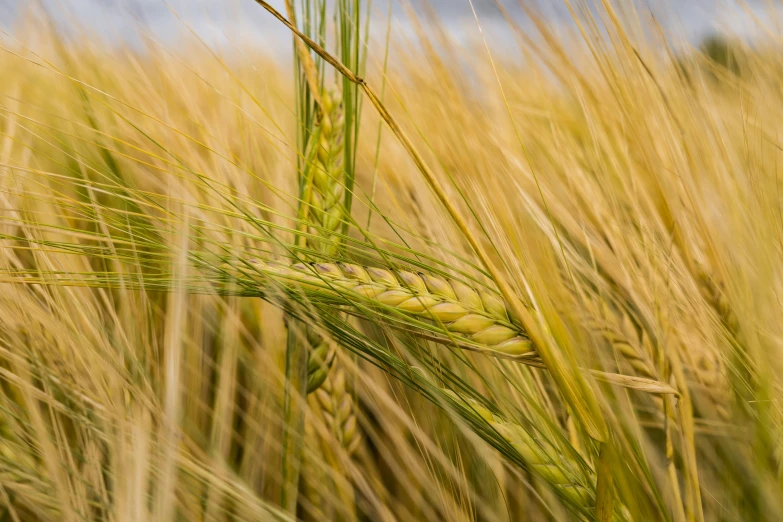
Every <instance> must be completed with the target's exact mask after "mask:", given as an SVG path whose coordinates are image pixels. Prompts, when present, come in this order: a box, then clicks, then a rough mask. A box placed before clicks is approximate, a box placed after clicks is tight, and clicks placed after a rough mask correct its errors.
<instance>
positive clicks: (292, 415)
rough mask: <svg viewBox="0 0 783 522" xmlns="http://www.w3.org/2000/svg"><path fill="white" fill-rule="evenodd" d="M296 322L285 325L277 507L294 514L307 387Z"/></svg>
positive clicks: (305, 360) (303, 348) (305, 366)
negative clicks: (278, 497)
mask: <svg viewBox="0 0 783 522" xmlns="http://www.w3.org/2000/svg"><path fill="white" fill-rule="evenodd" d="M303 335H304V334H303V333H302V332H300V331H299V330H298V323H297V322H296V321H289V322H288V342H287V345H286V353H285V395H284V399H283V416H284V417H283V420H284V422H283V453H282V457H283V481H282V491H281V498H280V505H281V506H282V508H283V509H285V510H286V511H288V512H289V513H291V514H292V515H294V516H295V515H296V502H297V495H298V493H299V472H300V470H301V467H302V447H303V433H304V414H305V407H306V393H307V392H306V387H307V347H306V346H304V344H303V343H302V342H300V339H303V338H304V337H302V336H303Z"/></svg>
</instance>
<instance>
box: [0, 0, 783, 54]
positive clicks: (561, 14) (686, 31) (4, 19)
mask: <svg viewBox="0 0 783 522" xmlns="http://www.w3.org/2000/svg"><path fill="white" fill-rule="evenodd" d="M269 1H270V3H271V4H272V5H273V6H275V7H276V8H278V9H280V10H281V11H282V10H283V0H269ZM362 1H365V2H366V0H362ZM410 1H411V3H412V4H413V5H422V4H421V2H422V1H423V0H410ZM471 1H472V2H473V7H475V10H476V15H477V17H478V19H479V22H480V24H481V26H482V29H483V30H484V33H485V34H486V35H489V37H490V39H493V38H494V40H495V41H496V42H503V41H505V40H508V41H511V34H510V33H509V32H508V28H507V26H506V24H505V23H504V22H503V21H502V18H501V17H500V15H499V13H498V11H497V9H496V8H495V7H494V5H493V4H494V2H495V0H429V2H430V5H431V6H432V7H433V9H434V10H435V11H436V12H437V13H438V15H439V17H440V18H441V19H442V20H443V22H444V24H445V27H446V28H447V29H448V30H449V31H450V32H451V33H452V34H453V35H454V36H455V38H457V39H458V40H470V39H476V38H477V37H478V36H479V33H478V30H477V24H476V19H475V17H474V15H473V12H472V8H471ZM528 1H530V0H528ZM538 1H539V2H540V3H541V4H542V5H543V6H544V9H545V11H546V13H547V15H548V17H549V19H550V21H551V23H552V24H553V26H557V25H558V24H563V23H565V22H566V21H567V20H568V15H567V13H566V12H565V10H564V9H563V8H562V5H563V2H562V0H538ZM623 1H625V2H629V1H631V0H623ZM633 1H634V2H635V3H636V4H637V5H638V6H640V7H642V8H643V9H646V10H652V11H653V12H655V14H656V16H657V17H658V19H659V20H661V22H662V23H663V24H664V25H665V26H666V27H668V28H670V29H673V30H675V31H677V32H678V34H680V35H684V36H685V37H687V38H688V39H690V40H691V41H693V42H698V41H699V39H701V38H703V37H704V36H706V35H708V34H711V33H714V32H717V31H719V30H729V31H731V32H733V33H736V34H739V35H741V36H743V37H746V38H754V37H756V36H757V34H756V33H758V32H759V31H758V29H757V24H755V23H753V22H752V21H751V20H752V17H753V16H754V15H756V16H759V17H760V19H761V20H763V21H765V22H767V23H769V25H771V26H773V27H774V24H772V22H771V20H770V17H769V15H768V14H767V13H766V12H764V11H763V9H764V6H765V5H769V4H776V5H777V7H780V5H781V0H745V4H746V8H745V9H743V7H741V6H739V5H737V4H736V3H735V1H734V0H633ZM388 2H389V0H373V4H374V6H375V12H376V15H377V16H376V18H377V21H378V23H379V24H381V27H383V25H385V21H384V20H381V18H382V17H383V15H384V14H385V12H386V9H387V6H388V5H389V4H388ZM503 2H504V3H505V4H506V5H508V6H509V8H510V10H511V12H512V13H513V14H514V16H516V17H518V18H519V19H520V20H521V21H522V23H523V25H524V17H523V16H522V14H521V11H520V10H519V9H518V8H517V0H503ZM400 5H401V0H394V13H395V15H394V24H393V26H394V31H395V33H405V32H406V31H410V30H411V29H410V24H409V23H408V22H407V21H406V20H405V17H404V14H403V10H402V9H401V8H400ZM23 6H24V7H23ZM553 6H554V7H553ZM558 7H559V9H558ZM25 8H26V9H27V12H28V13H33V14H35V13H40V12H42V11H43V10H46V11H48V12H49V13H50V15H51V16H52V18H53V19H55V20H57V23H58V24H59V25H60V26H61V27H62V28H69V30H72V29H73V28H74V27H76V26H81V27H83V28H85V29H86V30H87V31H89V32H90V33H91V34H94V35H98V36H99V37H101V38H103V39H105V40H106V42H107V43H109V44H111V43H121V42H131V43H133V42H134V41H135V42H137V41H138V40H137V38H138V34H139V30H141V31H142V32H146V33H148V34H152V35H155V37H156V38H158V39H160V40H161V41H164V42H166V43H167V44H174V43H176V41H177V39H178V38H180V37H181V34H182V33H183V32H184V31H189V30H193V31H195V32H196V33H197V34H198V35H199V36H200V37H201V38H203V39H204V40H205V41H206V42H208V43H210V44H211V45H226V44H228V45H235V44H238V43H243V44H246V43H248V42H250V43H256V44H258V45H262V46H267V47H269V48H272V49H274V48H275V47H276V46H281V45H285V46H286V47H290V39H289V38H288V37H287V34H286V31H285V28H283V27H282V26H281V25H280V24H279V23H278V22H277V21H275V20H273V19H272V18H271V17H270V16H269V15H268V14H267V13H265V12H264V11H263V9H262V8H261V7H260V6H258V5H257V4H256V3H255V2H254V0H0V27H2V29H3V30H5V31H9V32H11V33H14V34H15V36H17V37H19V38H23V37H24V35H20V34H19V30H18V28H19V27H21V25H20V24H19V19H20V18H21V17H22V13H23V12H25ZM748 13H750V14H748ZM775 32H777V31H775Z"/></svg>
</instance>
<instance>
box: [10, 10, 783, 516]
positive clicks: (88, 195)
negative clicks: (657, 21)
mask: <svg viewBox="0 0 783 522" xmlns="http://www.w3.org/2000/svg"><path fill="white" fill-rule="evenodd" d="M254 7H255V6H254ZM258 9H260V7H258ZM575 12H576V13H577V14H578V16H579V17H581V18H579V19H580V21H581V23H582V25H581V29H582V32H579V31H574V32H565V33H563V34H558V35H557V36H555V35H554V34H551V33H550V32H549V31H550V28H549V27H548V26H547V25H546V24H543V22H542V21H541V20H537V19H534V24H533V26H534V27H535V29H534V30H530V29H526V30H525V31H523V30H522V29H521V28H517V29H518V30H519V32H517V33H516V35H517V36H518V38H519V40H518V44H519V52H518V54H515V55H513V56H505V57H499V56H494V55H493V56H492V57H491V58H492V59H490V57H489V56H488V55H487V51H486V49H485V48H483V47H482V46H481V45H479V46H478V47H475V48H474V47H459V46H457V45H456V44H455V43H454V42H451V41H449V40H448V37H447V36H444V35H443V33H442V32H440V31H439V28H438V26H437V25H435V23H434V22H432V21H426V22H424V21H422V23H421V26H420V28H421V30H420V31H419V32H418V34H417V36H416V38H417V39H416V41H415V42H411V41H410V40H399V39H397V40H395V39H394V38H393V39H392V44H391V45H390V47H389V54H390V56H391V57H392V58H391V62H390V67H389V69H388V74H387V76H386V78H385V79H384V77H383V76H382V74H381V68H382V62H383V58H382V57H383V53H384V51H385V49H381V50H380V51H378V50H377V49H374V48H370V52H369V58H368V71H367V75H366V78H367V83H368V84H369V85H370V86H371V89H372V91H371V93H372V92H376V93H378V100H377V102H378V103H379V105H380V106H382V108H386V109H388V115H390V116H391V117H392V118H393V121H395V122H398V123H399V128H398V129H397V135H395V133H394V132H390V130H389V127H388V126H387V125H386V123H384V124H383V125H380V126H379V123H380V120H381V118H379V116H378V113H377V112H376V111H374V110H373V109H372V105H371V104H368V103H365V109H364V111H363V120H362V122H361V131H360V134H359V137H360V139H359V142H358V149H357V168H356V183H355V186H354V188H353V207H352V209H351V215H350V216H346V222H347V223H348V225H347V227H346V229H345V230H346V234H344V235H343V234H342V233H339V232H336V231H339V230H341V229H342V223H340V222H339V221H340V220H338V222H335V223H333V222H331V221H330V222H329V223H324V222H323V220H320V221H319V223H315V224H314V223H313V222H312V221H309V222H308V220H297V216H298V215H299V216H301V215H300V210H301V208H302V207H301V201H300V197H299V193H298V191H297V186H296V173H297V169H298V168H299V167H301V166H303V165H305V164H306V161H305V160H306V158H304V157H302V156H300V157H297V155H298V154H301V151H300V150H299V149H298V145H297V134H298V133H299V132H301V129H300V128H299V126H298V123H297V121H296V114H297V111H296V109H295V104H296V100H295V99H294V96H293V95H292V94H291V91H292V89H291V83H292V82H291V81H290V79H289V78H290V76H291V75H290V71H288V70H287V68H286V67H284V66H281V65H280V64H279V63H277V62H275V61H274V60H273V59H272V58H271V57H270V56H269V55H267V54H265V53H264V52H260V51H258V50H254V49H249V48H247V49H242V50H241V51H236V52H235V53H234V54H232V55H231V56H230V57H228V58H225V59H224V58H220V57H219V55H216V54H213V53H210V52H208V51H206V50H204V48H203V47H199V46H197V45H189V46H186V45H184V44H183V48H182V49H166V48H163V47H162V46H159V45H157V44H154V43H150V44H149V47H148V48H147V49H145V50H144V52H141V51H139V50H133V49H129V48H115V49H109V48H105V47H102V46H100V45H98V44H97V43H95V42H90V41H80V42H72V41H65V40H62V39H59V38H57V37H56V36H55V35H53V34H52V33H51V32H48V31H47V30H46V29H47V28H46V27H43V26H40V25H31V26H28V27H25V28H23V29H24V31H25V32H26V34H35V35H37V36H38V37H37V38H35V39H34V41H35V45H34V46H32V47H29V48H26V47H24V46H21V45H20V44H18V43H13V42H7V45H5V46H6V47H7V48H8V50H7V51H4V52H3V54H2V55H0V70H1V71H3V74H2V75H1V76H0V85H2V87H1V89H2V101H0V248H1V250H0V279H2V281H3V284H2V286H0V386H1V387H2V393H0V506H1V507H0V517H5V518H4V520H15V521H16V520H118V521H119V520H128V521H131V520H133V521H135V520H175V519H182V520H269V519H281V520H286V519H290V518H291V517H292V516H294V515H296V516H299V517H301V518H304V519H311V520H315V519H319V518H324V517H325V518H328V519H340V520H368V519H377V520H466V521H467V520H492V521H495V520H497V521H507V520H508V521H510V520H571V519H573V520H580V519H586V520H589V519H597V520H675V521H680V520H688V521H690V520H710V521H712V520H715V521H719V520H721V521H722V520H726V521H728V520H779V519H781V518H783V502H782V501H781V499H783V494H781V482H780V477H781V465H782V464H783V463H782V462H781V440H783V428H782V426H783V416H782V415H781V413H782V412H781V408H780V404H781V402H780V400H781V398H782V397H781V395H780V394H781V389H783V388H782V387H781V385H782V384H783V383H781V379H780V377H779V376H780V375H783V368H781V361H783V346H782V345H781V339H783V322H781V321H780V320H779V319H780V317H781V300H780V295H781V291H783V271H782V270H781V266H783V263H781V257H783V256H782V254H783V242H781V233H780V230H781V226H782V225H783V213H781V204H782V203H783V201H782V200H781V197H780V188H781V186H780V184H781V182H780V175H779V169H780V166H779V163H780V162H779V159H780V158H779V156H780V151H781V144H780V136H781V135H782V134H783V126H781V122H783V114H782V112H783V108H781V106H780V103H778V99H779V97H780V79H781V74H783V73H782V71H783V67H781V65H783V59H782V58H781V57H783V54H781V53H780V52H779V50H778V49H777V47H776V46H774V45H772V44H770V45H769V46H768V47H764V48H759V49H754V50H751V49H742V48H740V49H739V50H738V54H737V61H738V63H739V64H740V65H739V66H737V67H732V68H726V67H724V66H722V65H721V64H719V63H716V62H714V61H711V60H709V59H708V58H707V57H706V56H705V55H703V54H700V53H699V52H697V50H695V49H684V50H677V51H676V52H675V51H674V50H673V49H674V48H676V47H678V46H679V42H677V41H676V40H674V39H673V38H672V37H668V39H666V38H664V37H662V36H656V35H658V34H659V33H657V32H656V31H655V29H656V28H655V26H654V25H653V24H652V22H650V21H645V20H643V21H642V22H641V23H642V24H643V25H645V26H646V27H647V28H648V29H649V30H648V31H647V32H646V33H645V34H644V35H642V34H640V33H638V32H637V31H634V30H632V28H633V27H635V26H634V24H632V23H630V22H627V21H624V22H620V21H618V20H617V19H614V18H613V17H612V14H613V11H611V10H608V9H607V8H603V9H599V10H598V12H599V13H600V14H602V15H603V18H594V19H592V22H594V23H595V25H593V24H591V23H588V22H591V20H588V19H586V18H585V16H586V15H585V14H584V13H582V11H580V10H579V9H577V10H576V11H575ZM759 23H761V21H760V22H759ZM643 36H644V37H643ZM670 49H672V50H670ZM10 50H13V53H12V52H9V51H10ZM517 58H519V60H517ZM325 71H326V72H325V74H326V75H327V76H328V77H329V79H330V81H331V79H332V78H335V76H332V75H333V71H332V70H331V69H325ZM384 83H385V84H386V87H385V89H381V85H382V84H384ZM382 91H383V92H384V93H385V94H384V95H383V96H382V97H381V95H380V93H381V92H382ZM378 129H383V131H382V134H381V136H380V137H379V136H378V135H377V134H376V132H378ZM400 136H402V137H403V138H405V137H407V139H410V146H407V145H406V144H405V142H404V140H403V142H401V141H400V140H399V137H400ZM376 144H378V147H377V148H376ZM330 147H331V145H330ZM333 148H334V149H335V150H336V149H337V146H335V147H333ZM413 149H415V150H416V151H418V156H416V155H415V154H414V155H412V154H411V151H412V150H413ZM327 159H329V160H331V159H333V158H327ZM321 162H322V163H325V161H323V159H322V160H321ZM327 170H328V169H327ZM315 172H318V171H315ZM422 172H423V173H424V175H423V174H422ZM300 174H304V172H300ZM335 179H339V181H342V178H339V176H335ZM322 181H324V180H322ZM326 181H329V183H321V185H318V187H320V188H319V190H321V189H324V188H325V187H326V189H325V190H321V196H323V195H328V193H330V191H334V190H335V189H334V186H333V185H332V184H331V183H332V181H334V179H331V178H330V180H326ZM327 185H328V186H327ZM329 187H331V188H329ZM331 193H333V192H331ZM338 199H339V198H338ZM444 202H445V203H446V204H444ZM331 203H334V202H331ZM340 219H342V218H340ZM367 223H371V225H369V226H365V225H366V224H367ZM307 225H310V226H311V228H310V230H309V233H308V234H309V236H308V237H309V238H310V240H311V245H310V246H308V243H307V242H304V243H302V242H301V241H297V239H296V237H297V236H296V233H297V231H300V232H301V231H303V230H307ZM323 229H327V232H328V233H329V236H330V237H334V239H336V240H337V242H339V243H341V244H342V247H341V248H342V250H337V249H334V250H332V249H328V251H327V252H324V251H323V249H322V248H321V246H322V244H321V243H320V241H321V240H322V239H323V237H324V230H323ZM479 254H481V255H479ZM257 259H258V260H261V261H260V262H254V261H253V260H257ZM301 259H307V260H308V261H311V260H312V261H317V262H316V263H314V264H302V265H296V264H295V262H296V260H301ZM292 260H293V261H292ZM273 261H276V262H277V264H275V263H273ZM292 263H293V264H292ZM338 263H340V264H339V265H338ZM358 266H364V267H370V268H367V269H364V268H356V267H358ZM417 274H423V275H417ZM19 283H25V284H19ZM357 287H359V288H357ZM473 288H475V289H477V290H478V291H476V290H473ZM501 295H502V296H503V297H501ZM260 297H263V300H262V299H260ZM282 310H284V312H283V311H282ZM345 312H349V313H350V319H349V318H348V316H347V315H345ZM284 313H285V314H287V315H288V317H295V318H297V319H298V320H299V321H301V322H303V323H305V324H306V326H307V329H308V330H309V331H310V333H311V336H313V337H318V338H319V339H321V340H323V342H324V343H334V344H335V345H339V347H340V349H339V350H337V351H336V352H334V351H330V350H326V351H327V352H329V356H328V357H329V358H330V360H331V358H335V359H336V362H335V364H336V365H338V366H337V368H335V369H333V370H332V372H331V373H330V374H329V377H328V379H329V380H328V381H327V382H328V384H327V387H326V388H325V389H321V390H320V391H318V392H316V393H317V394H318V396H311V398H310V400H309V406H308V401H304V400H301V399H300V403H299V404H297V406H298V407H301V408H303V410H304V412H305V413H304V416H305V418H304V424H303V426H302V427H301V429H299V428H297V427H296V426H292V425H290V423H289V422H288V420H287V419H288V418H289V417H287V416H286V393H285V389H286V388H285V381H286V360H287V359H286V349H287V348H286V345H287V343H286V332H287V327H286V323H285V321H284V320H283V317H284ZM466 317H468V318H470V319H471V320H470V321H467V320H466V319H465V318H466ZM460 321H462V322H460ZM463 323H469V324H468V326H470V328H468V327H467V326H465V325H464V324H463ZM463 326H464V327H463ZM488 330H491V332H488ZM303 331H304V330H303ZM482 332H483V333H484V334H486V335H483V336H482ZM489 333H492V334H494V336H489ZM303 336H304V337H307V334H306V333H305V334H304V335H303ZM509 340H512V341H515V340H516V341H515V342H517V344H518V345H519V346H517V345H514V349H515V351H514V353H513V354H511V355H516V356H518V355H520V353H522V351H520V350H521V348H520V347H521V346H522V345H524V348H525V350H524V353H525V354H528V356H527V357H525V358H523V359H525V361H524V362H527V363H531V362H533V363H534V364H521V363H520V362H519V361H516V360H513V359H514V358H513V357H512V358H511V359H509V358H499V357H492V356H490V357H488V356H487V354H486V353H482V350H479V351H478V352H475V351H471V350H465V349H464V348H473V349H476V348H479V349H488V350H489V351H490V355H492V352H496V351H503V350H502V347H503V344H502V343H509V342H510V341H509ZM327 348H328V346H327ZM324 355H326V354H324ZM505 355H509V354H508V353H506V354H505ZM534 356H535V358H533V357H534ZM330 364H331V363H330ZM316 370H318V369H317V368H316ZM588 370H589V371H588ZM323 373H324V375H323V377H324V378H326V372H323ZM335 382H336V383H337V384H335ZM346 383H349V384H346ZM650 391H655V392H656V393H649V392H650ZM661 391H664V392H667V393H666V394H665V395H662V394H661V393H660V392H661ZM669 391H672V392H673V393H668V392H669ZM338 392H339V393H338ZM336 395H341V396H342V398H340V397H337V396H336ZM348 399H351V400H348ZM289 400H290V397H289ZM293 400H294V401H296V400H297V398H296V397H294V398H293ZM284 434H287V435H284ZM291 437H293V438H294V440H296V441H297V445H298V444H301V446H302V454H301V455H299V454H298V452H291V451H290V448H291V446H290V445H289V446H286V444H287V443H286V442H285V441H287V440H291ZM296 447H298V446H296ZM285 448H287V449H285ZM294 453H295V454H294ZM285 459H289V463H290V459H295V460H296V461H297V462H301V463H302V465H303V468H302V469H303V473H304V474H305V475H304V477H303V478H302V480H301V481H300V484H299V494H298V501H296V502H295V505H296V509H297V512H296V513H291V512H290V510H289V512H286V510H285V509H283V508H282V507H281V493H282V492H281V489H282V488H283V484H284V483H285V481H286V478H285V476H284V475H285V471H284V470H285V469H286V467H285V466H286V465H285V464H284V461H285ZM295 493H296V492H295ZM295 500H296V499H295ZM285 504H286V503H285V502H282V505H283V507H285Z"/></svg>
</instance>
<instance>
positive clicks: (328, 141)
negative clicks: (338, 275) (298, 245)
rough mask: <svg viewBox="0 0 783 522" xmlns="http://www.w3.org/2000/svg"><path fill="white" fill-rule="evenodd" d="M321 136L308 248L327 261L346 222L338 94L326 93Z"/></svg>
mask: <svg viewBox="0 0 783 522" xmlns="http://www.w3.org/2000/svg"><path fill="white" fill-rule="evenodd" d="M321 100H322V102H323V105H322V110H321V113H320V114H321V116H320V122H319V127H320V132H318V133H316V135H317V140H313V141H312V142H311V146H312V147H315V148H316V151H315V154H313V164H312V166H311V167H310V168H311V169H312V171H313V173H312V187H311V193H310V201H309V210H310V211H309V216H308V221H309V224H310V227H309V235H308V239H307V244H308V246H309V247H310V248H312V249H313V250H315V251H317V252H318V253H320V254H323V255H325V256H327V257H329V256H333V255H335V254H336V253H337V252H338V250H339V246H340V239H339V231H340V228H341V227H342V224H343V220H344V218H345V207H344V205H343V200H344V198H345V171H344V170H343V161H342V160H343V144H344V123H345V119H344V113H343V108H342V103H341V102H340V97H339V96H338V93H335V92H332V93H330V92H328V91H324V92H322V93H321Z"/></svg>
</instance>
